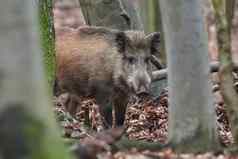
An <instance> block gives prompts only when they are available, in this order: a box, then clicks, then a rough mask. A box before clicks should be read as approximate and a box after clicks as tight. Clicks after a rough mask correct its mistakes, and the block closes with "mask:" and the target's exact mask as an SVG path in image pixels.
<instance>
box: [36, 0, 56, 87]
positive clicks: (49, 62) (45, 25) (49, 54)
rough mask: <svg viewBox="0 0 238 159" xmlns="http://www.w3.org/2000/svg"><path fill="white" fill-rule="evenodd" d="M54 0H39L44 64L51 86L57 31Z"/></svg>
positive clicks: (53, 75)
mask: <svg viewBox="0 0 238 159" xmlns="http://www.w3.org/2000/svg"><path fill="white" fill-rule="evenodd" d="M52 3H53V2H52V0H39V1H38V6H39V21H40V32H41V42H42V51H43V55H44V66H45V70H46V77H47V81H48V83H49V85H50V86H52V85H53V82H54V79H55V35H54V33H55V31H54V22H53V12H52Z"/></svg>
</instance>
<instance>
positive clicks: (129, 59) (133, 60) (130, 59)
mask: <svg viewBox="0 0 238 159" xmlns="http://www.w3.org/2000/svg"><path fill="white" fill-rule="evenodd" d="M127 60H128V62H129V63H130V64H135V63H136V58H135V57H127Z"/></svg>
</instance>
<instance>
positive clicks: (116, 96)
mask: <svg viewBox="0 0 238 159" xmlns="http://www.w3.org/2000/svg"><path fill="white" fill-rule="evenodd" d="M159 39H160V34H159V33H158V32H155V33H152V34H150V35H148V36H146V35H145V34H144V33H143V32H141V31H119V30H112V29H108V28H104V27H81V28H78V29H75V30H72V29H62V30H60V31H58V32H57V33H56V64H57V71H56V77H57V87H58V89H59V90H60V92H69V93H70V94H71V95H72V96H73V97H72V98H78V97H79V96H92V97H95V99H96V101H97V103H98V104H99V106H100V112H101V113H102V115H103V116H104V117H105V118H106V120H107V122H108V123H110V122H111V121H110V119H111V117H109V116H110V115H108V114H111V113H108V112H106V110H105V107H106V105H107V104H108V103H112V105H114V109H115V115H116V124H117V125H122V124H123V121H124V115H125V110H126V105H127V102H128V98H129V96H130V95H132V94H142V93H149V91H150V86H151V81H152V79H151V76H152V64H151V60H150V59H151V55H153V54H157V53H158V50H159ZM75 107H77V106H76V104H75V103H74V102H71V104H69V106H68V110H69V112H70V113H71V114H74V113H75V109H76V108H75Z"/></svg>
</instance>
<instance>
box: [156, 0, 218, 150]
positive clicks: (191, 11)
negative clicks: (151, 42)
mask: <svg viewBox="0 0 238 159" xmlns="http://www.w3.org/2000/svg"><path fill="white" fill-rule="evenodd" d="M160 7H161V14H162V20H163V28H164V33H165V44H166V50H167V61H168V85H169V97H170V98H169V104H170V105H169V142H171V143H173V144H174V145H177V146H176V147H175V150H176V151H178V152H203V151H208V150H211V149H213V148H215V147H216V146H217V135H216V126H215V110H214V107H213V98H212V87H211V83H210V82H209V81H210V79H209V65H208V64H209V60H208V59H209V58H208V46H207V42H208V40H207V35H206V34H205V29H204V23H203V18H202V11H201V3H200V1H197V0H189V1H187V0H176V1H174V0H167V1H160Z"/></svg>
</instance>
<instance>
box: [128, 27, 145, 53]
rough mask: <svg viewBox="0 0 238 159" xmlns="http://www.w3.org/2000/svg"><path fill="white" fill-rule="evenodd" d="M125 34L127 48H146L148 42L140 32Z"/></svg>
mask: <svg viewBox="0 0 238 159" xmlns="http://www.w3.org/2000/svg"><path fill="white" fill-rule="evenodd" d="M125 34H126V35H127V37H128V38H129V42H130V43H129V47H131V48H136V49H138V48H142V49H144V48H146V47H148V40H147V39H146V36H145V34H144V32H142V31H126V32H125Z"/></svg>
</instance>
